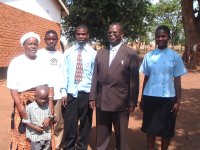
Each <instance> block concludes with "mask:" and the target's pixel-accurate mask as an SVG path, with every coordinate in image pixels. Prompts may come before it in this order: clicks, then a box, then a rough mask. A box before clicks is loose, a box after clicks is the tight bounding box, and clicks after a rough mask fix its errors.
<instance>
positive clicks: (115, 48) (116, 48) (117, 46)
mask: <svg viewBox="0 0 200 150" xmlns="http://www.w3.org/2000/svg"><path fill="white" fill-rule="evenodd" d="M121 45H122V42H120V43H119V44H118V45H116V46H114V47H113V46H112V45H110V50H112V49H114V50H117V51H118V50H119V48H120V46H121Z"/></svg>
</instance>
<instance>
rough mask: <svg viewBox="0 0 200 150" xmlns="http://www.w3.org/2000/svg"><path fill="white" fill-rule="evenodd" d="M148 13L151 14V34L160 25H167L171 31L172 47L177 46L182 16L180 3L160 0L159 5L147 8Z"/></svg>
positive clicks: (179, 38)
mask: <svg viewBox="0 0 200 150" xmlns="http://www.w3.org/2000/svg"><path fill="white" fill-rule="evenodd" d="M148 12H149V13H150V14H151V15H150V16H151V17H152V20H153V21H152V22H151V27H152V28H151V29H150V31H151V32H154V31H155V28H156V27H157V26H159V25H161V24H165V25H167V26H168V27H169V28H170V29H171V31H172V37H171V42H172V45H175V44H178V43H180V42H181V40H182V38H183V37H182V36H180V35H181V33H182V32H183V30H182V28H183V27H182V16H181V3H180V1H179V0H160V2H159V3H157V4H155V5H151V6H150V7H148Z"/></svg>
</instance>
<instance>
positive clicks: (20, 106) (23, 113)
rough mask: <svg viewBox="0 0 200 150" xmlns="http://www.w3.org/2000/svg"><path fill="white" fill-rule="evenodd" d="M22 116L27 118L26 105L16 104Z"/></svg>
mask: <svg viewBox="0 0 200 150" xmlns="http://www.w3.org/2000/svg"><path fill="white" fill-rule="evenodd" d="M16 107H17V110H18V112H19V115H20V117H21V118H25V119H27V113H26V110H25V107H24V106H23V105H22V104H19V105H17V106H16Z"/></svg>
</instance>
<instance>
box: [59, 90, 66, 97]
mask: <svg viewBox="0 0 200 150" xmlns="http://www.w3.org/2000/svg"><path fill="white" fill-rule="evenodd" d="M60 93H61V96H62V97H65V96H67V90H66V89H65V88H61V89H60Z"/></svg>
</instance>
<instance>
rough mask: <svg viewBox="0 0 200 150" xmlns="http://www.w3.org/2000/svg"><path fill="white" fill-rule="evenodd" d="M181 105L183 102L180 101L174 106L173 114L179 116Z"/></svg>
mask: <svg viewBox="0 0 200 150" xmlns="http://www.w3.org/2000/svg"><path fill="white" fill-rule="evenodd" d="M180 104H181V102H180V100H178V101H177V102H176V103H175V104H174V106H173V108H172V110H171V112H174V113H175V114H177V113H178V111H179V107H180Z"/></svg>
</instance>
